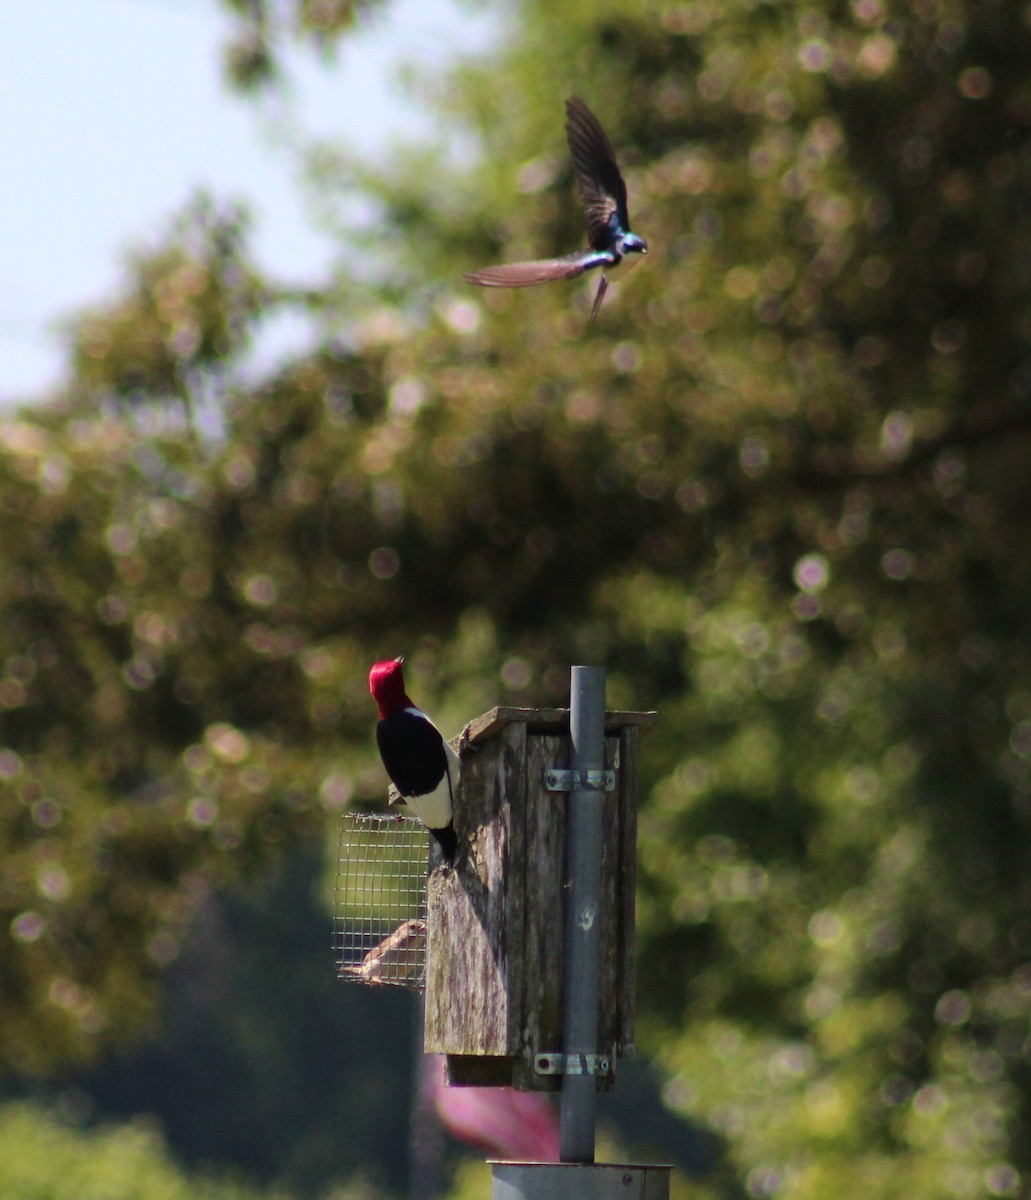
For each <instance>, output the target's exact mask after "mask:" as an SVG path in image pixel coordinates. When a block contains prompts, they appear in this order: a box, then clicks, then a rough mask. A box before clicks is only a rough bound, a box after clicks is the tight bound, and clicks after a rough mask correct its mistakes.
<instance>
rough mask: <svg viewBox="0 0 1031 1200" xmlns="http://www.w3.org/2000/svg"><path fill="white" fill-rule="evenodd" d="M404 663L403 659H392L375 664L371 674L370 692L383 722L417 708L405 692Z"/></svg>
mask: <svg viewBox="0 0 1031 1200" xmlns="http://www.w3.org/2000/svg"><path fill="white" fill-rule="evenodd" d="M403 662H404V658H403V657H402V658H391V659H388V660H387V661H386V662H378V663H375V664H373V668H372V670H371V671H370V672H369V691H370V692H372V698H373V699H374V700H375V701H376V705H377V707H378V708H379V717H380V720H381V721H382V720H385V719H386V718H387V717H390V716H393V715H394V713H398V712H403V711H404V710H405V709H406V708H414V707H415V705H414V704H413V703H412V702H411V700H409V699H408V694H407V693H406V692H405V677H404V675H403V674H402V671H401V664H402V663H403Z"/></svg>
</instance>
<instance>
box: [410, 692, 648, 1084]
mask: <svg viewBox="0 0 1031 1200" xmlns="http://www.w3.org/2000/svg"><path fill="white" fill-rule="evenodd" d="M568 720H569V714H568V710H565V709H492V710H491V712H489V713H485V714H484V715H483V716H482V717H480V718H477V720H476V721H474V722H472V723H471V724H470V727H469V729H468V730H467V737H468V740H469V743H470V746H471V749H470V750H468V751H467V753H466V754H465V755H464V756H463V763H462V779H461V785H460V788H459V793H458V796H457V797H456V805H455V828H456V832H457V834H458V843H459V848H458V854H457V857H456V862H455V865H454V867H453V868H449V867H447V866H446V865H445V864H444V863H443V862H442V861H441V859H440V858H439V856H435V857H434V858H433V859H431V866H432V870H431V874H430V879H429V888H428V918H427V919H428V934H427V941H428V944H427V986H426V1026H425V1028H426V1033H425V1049H426V1051H427V1052H428V1053H445V1054H447V1056H448V1075H449V1080H450V1082H451V1083H454V1084H474V1085H480V1086H484V1085H487V1086H489V1085H498V1086H501V1085H507V1084H513V1083H514V1084H515V1086H517V1087H520V1088H523V1089H533V1090H557V1089H558V1088H559V1086H560V1082H561V1081H560V1077H559V1076H548V1075H537V1074H536V1072H535V1071H534V1069H533V1064H534V1057H535V1056H536V1055H537V1054H538V1053H545V1052H555V1051H560V1050H562V1049H563V1032H562V1002H563V960H564V955H563V938H564V928H565V918H564V908H565V899H566V897H567V895H568V886H567V868H566V847H565V839H566V827H567V807H568V803H569V796H568V793H565V792H548V791H547V790H546V788H545V773H546V771H547V770H548V769H550V768H555V767H559V768H562V767H566V766H567V765H568V762H569V753H570V749H569V730H568ZM654 720H655V714H653V713H607V714H606V729H607V730H608V736H606V739H605V765H606V767H607V768H609V769H610V770H614V771H615V772H616V780H617V790H616V791H615V792H611V793H599V794H598V803H599V804H601V805H602V806H603V843H602V864H601V868H602V889H601V907H600V913H599V919H600V921H601V929H600V962H599V967H600V979H599V984H600V987H599V992H600V1000H599V1025H598V1050H599V1052H600V1053H605V1054H614V1055H615V1056H618V1057H625V1056H629V1055H632V1054H633V1053H634V1041H633V1039H634V1012H633V1008H634V978H635V952H636V939H635V934H634V909H635V902H634V888H635V885H636V830H637V765H638V763H637V756H638V743H639V738H640V734H641V733H642V732H643V731H644V730H645V729H647V728H648V727H649V726H650V725H651V724H652V723H653V722H654ZM613 1084H614V1079H613V1077H612V1076H609V1077H607V1078H603V1079H600V1080H599V1087H601V1088H606V1089H607V1088H609V1087H611V1086H613Z"/></svg>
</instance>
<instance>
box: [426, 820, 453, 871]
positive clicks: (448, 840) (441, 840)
mask: <svg viewBox="0 0 1031 1200" xmlns="http://www.w3.org/2000/svg"><path fill="white" fill-rule="evenodd" d="M430 833H432V834H433V836H434V837H435V838H436V839H437V844H438V845H439V846H440V848H441V850H442V851H443V853H444V860H445V862H447V863H449V864H451V863H454V861H455V852H456V851H457V849H458V835H457V834H456V833H455V827H454V824H453V823H452V824H449V825H446V826H445V827H444V828H443V829H431V830H430Z"/></svg>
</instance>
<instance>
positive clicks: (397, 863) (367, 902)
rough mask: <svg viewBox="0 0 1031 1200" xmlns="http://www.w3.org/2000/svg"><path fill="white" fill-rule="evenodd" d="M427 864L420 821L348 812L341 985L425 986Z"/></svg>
mask: <svg viewBox="0 0 1031 1200" xmlns="http://www.w3.org/2000/svg"><path fill="white" fill-rule="evenodd" d="M426 861H427V838H426V827H425V826H424V825H423V824H422V823H421V822H420V821H416V820H413V819H412V818H411V817H403V816H384V815H382V814H379V813H375V814H373V813H350V812H349V813H344V814H343V817H342V819H341V826H340V848H339V852H338V854H337V877H336V901H335V904H334V912H333V951H334V954H335V956H336V967H337V975H338V976H339V977H340V978H341V979H349V980H352V981H353V982H357V983H368V984H377V985H378V984H393V985H395V986H397V987H407V988H413V989H417V990H421V989H422V988H423V987H424V986H425V981H426Z"/></svg>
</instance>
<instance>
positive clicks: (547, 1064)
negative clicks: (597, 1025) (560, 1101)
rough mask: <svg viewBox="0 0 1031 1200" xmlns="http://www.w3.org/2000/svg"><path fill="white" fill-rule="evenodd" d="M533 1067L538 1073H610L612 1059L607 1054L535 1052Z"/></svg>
mask: <svg viewBox="0 0 1031 1200" xmlns="http://www.w3.org/2000/svg"><path fill="white" fill-rule="evenodd" d="M533 1069H534V1071H535V1072H536V1073H537V1074H538V1075H608V1074H609V1072H610V1071H611V1070H612V1060H611V1059H610V1058H609V1056H608V1055H607V1054H561V1053H559V1052H557V1051H556V1052H553V1053H547V1054H535V1055H534V1058H533Z"/></svg>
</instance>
